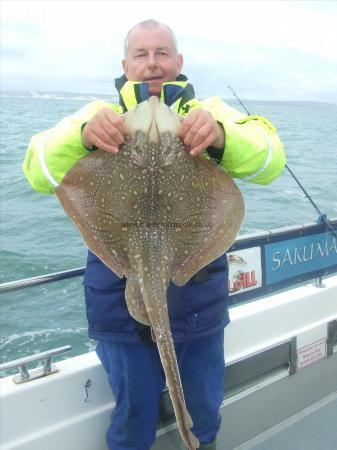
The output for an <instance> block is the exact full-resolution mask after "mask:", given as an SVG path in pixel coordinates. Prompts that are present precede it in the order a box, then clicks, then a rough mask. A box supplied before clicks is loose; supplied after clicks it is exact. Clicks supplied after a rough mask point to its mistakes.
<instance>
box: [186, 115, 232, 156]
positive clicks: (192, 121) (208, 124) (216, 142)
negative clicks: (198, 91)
mask: <svg viewBox="0 0 337 450" xmlns="http://www.w3.org/2000/svg"><path fill="white" fill-rule="evenodd" d="M179 137H180V139H181V140H182V142H183V143H184V145H185V146H186V148H187V149H188V150H189V152H190V154H191V155H193V156H196V155H200V153H202V152H203V150H205V149H206V148H207V147H210V146H212V147H215V148H223V147H224V146H225V132H224V129H223V128H222V127H221V126H220V125H219V124H218V122H217V121H216V120H214V119H213V117H212V115H211V114H210V113H209V112H208V111H206V110H204V109H199V108H196V109H194V110H193V111H191V112H190V113H189V114H187V116H186V117H185V118H184V119H183V121H182V126H181V131H180V133H179Z"/></svg>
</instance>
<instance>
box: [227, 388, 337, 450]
mask: <svg viewBox="0 0 337 450" xmlns="http://www.w3.org/2000/svg"><path fill="white" fill-rule="evenodd" d="M336 424H337V390H336V392H334V393H332V394H330V395H328V396H327V397H325V398H323V399H322V400H320V401H318V402H317V403H315V404H313V405H310V406H309V407H308V408H305V409H304V410H302V411H301V412H299V413H297V414H295V415H294V416H292V417H289V418H288V419H286V420H284V421H283V422H281V423H280V424H278V425H276V426H274V427H272V428H270V429H269V430H267V431H265V432H264V433H261V434H260V435H258V436H255V437H254V438H253V439H251V440H250V441H248V442H246V443H245V444H242V445H239V446H238V447H235V449H234V450H284V449H287V450H318V449H320V450H336V447H337V444H336V443H337V427H336ZM220 448H221V446H220Z"/></svg>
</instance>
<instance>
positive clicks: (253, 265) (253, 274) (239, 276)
mask: <svg viewBox="0 0 337 450" xmlns="http://www.w3.org/2000/svg"><path fill="white" fill-rule="evenodd" d="M227 259H228V267H229V273H228V291H229V295H234V294H239V293H241V292H246V291H251V290H252V289H256V288H258V287H261V285H262V268H261V248H260V247H252V248H247V249H244V250H238V251H236V252H235V251H234V252H231V253H227Z"/></svg>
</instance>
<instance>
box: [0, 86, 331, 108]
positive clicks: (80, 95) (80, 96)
mask: <svg viewBox="0 0 337 450" xmlns="http://www.w3.org/2000/svg"><path fill="white" fill-rule="evenodd" d="M219 96H220V97H221V98H222V99H223V100H224V101H225V102H226V103H229V104H232V105H237V106H238V104H237V102H236V100H235V99H234V100H233V99H232V98H228V94H226V96H221V94H220V95H219ZM0 97H16V98H36V99H44V100H75V101H76V100H79V101H84V100H88V101H93V100H98V99H101V100H106V101H110V102H117V103H118V95H117V94H116V92H114V91H113V92H112V93H111V94H107V93H90V92H89V93H88V92H66V91H39V90H34V89H31V90H0ZM206 97H207V95H201V96H199V98H200V99H203V98H206ZM243 102H244V103H247V104H249V103H250V104H253V103H256V102H258V103H277V104H287V105H301V104H305V105H310V104H313V105H317V104H319V105H334V106H337V103H334V102H333V101H332V102H323V101H316V100H260V99H249V100H247V99H243Z"/></svg>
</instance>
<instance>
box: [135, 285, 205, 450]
mask: <svg viewBox="0 0 337 450" xmlns="http://www.w3.org/2000/svg"><path fill="white" fill-rule="evenodd" d="M143 299H144V303H145V306H146V309H147V313H148V316H149V319H150V322H151V325H152V330H153V334H154V337H155V340H156V343H157V346H158V351H159V355H160V359H161V362H162V365H163V369H164V372H165V376H166V382H167V386H168V389H169V393H170V397H171V400H172V404H173V409H174V412H175V416H176V420H177V425H178V429H179V431H180V434H181V437H182V439H183V441H184V443H185V444H186V446H187V447H188V449H189V450H196V449H197V448H198V447H199V441H198V439H197V438H196V436H195V435H194V434H193V433H192V431H191V430H190V429H191V428H192V426H193V422H192V419H191V416H190V414H189V412H188V410H187V407H186V403H185V398H184V392H183V388H182V384H181V379H180V374H179V368H178V363H177V358H176V353H175V349H174V344H173V339H172V335H171V329H170V323H169V318H168V312H167V303H166V290H165V289H162V290H158V289H155V290H144V292H143Z"/></svg>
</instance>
